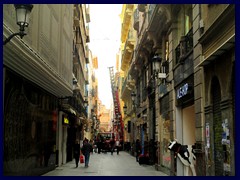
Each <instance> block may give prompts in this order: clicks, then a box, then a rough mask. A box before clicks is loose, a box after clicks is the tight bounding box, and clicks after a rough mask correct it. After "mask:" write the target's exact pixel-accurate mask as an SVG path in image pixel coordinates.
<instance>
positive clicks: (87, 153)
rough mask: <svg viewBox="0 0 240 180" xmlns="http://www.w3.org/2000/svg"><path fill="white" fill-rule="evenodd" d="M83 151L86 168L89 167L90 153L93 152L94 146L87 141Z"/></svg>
mask: <svg viewBox="0 0 240 180" xmlns="http://www.w3.org/2000/svg"><path fill="white" fill-rule="evenodd" d="M81 151H82V154H83V155H84V156H85V167H88V164H89V159H90V152H91V151H92V146H91V144H89V141H88V139H86V140H85V142H84V144H83V147H82V149H81Z"/></svg>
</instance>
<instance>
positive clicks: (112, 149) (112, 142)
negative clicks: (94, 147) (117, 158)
mask: <svg viewBox="0 0 240 180" xmlns="http://www.w3.org/2000/svg"><path fill="white" fill-rule="evenodd" d="M114 147H115V139H114V138H112V139H111V140H110V148H111V155H113V151H114Z"/></svg>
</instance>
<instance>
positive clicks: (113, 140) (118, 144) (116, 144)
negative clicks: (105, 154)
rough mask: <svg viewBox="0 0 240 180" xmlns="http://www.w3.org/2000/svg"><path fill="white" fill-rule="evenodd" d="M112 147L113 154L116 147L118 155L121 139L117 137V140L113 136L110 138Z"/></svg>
mask: <svg viewBox="0 0 240 180" xmlns="http://www.w3.org/2000/svg"><path fill="white" fill-rule="evenodd" d="M110 148H111V155H113V152H114V149H115V148H116V149H117V155H119V149H120V142H119V140H118V139H117V140H116V141H115V139H114V138H112V139H111V140H110Z"/></svg>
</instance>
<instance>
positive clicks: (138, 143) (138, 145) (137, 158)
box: [136, 139, 141, 162]
mask: <svg viewBox="0 0 240 180" xmlns="http://www.w3.org/2000/svg"><path fill="white" fill-rule="evenodd" d="M140 154H141V144H140V141H139V139H137V140H136V161H137V162H138V161H139V155H140Z"/></svg>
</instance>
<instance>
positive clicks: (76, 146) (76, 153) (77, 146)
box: [74, 140, 80, 168]
mask: <svg viewBox="0 0 240 180" xmlns="http://www.w3.org/2000/svg"><path fill="white" fill-rule="evenodd" d="M79 157H80V144H79V141H78V140H76V141H75V144H74V159H75V163H76V168H77V167H78V162H79Z"/></svg>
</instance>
